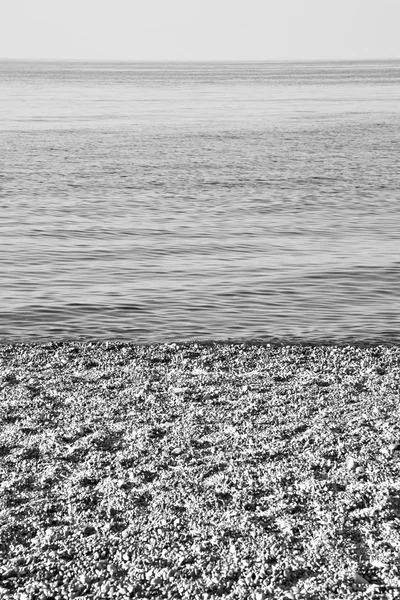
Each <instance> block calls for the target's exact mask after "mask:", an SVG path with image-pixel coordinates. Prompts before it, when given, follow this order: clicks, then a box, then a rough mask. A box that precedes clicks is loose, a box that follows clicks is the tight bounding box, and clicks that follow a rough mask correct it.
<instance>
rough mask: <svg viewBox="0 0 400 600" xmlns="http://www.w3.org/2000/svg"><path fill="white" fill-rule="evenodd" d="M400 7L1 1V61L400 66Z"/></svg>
mask: <svg viewBox="0 0 400 600" xmlns="http://www.w3.org/2000/svg"><path fill="white" fill-rule="evenodd" d="M399 26H400V0H0V58H2V59H18V58H19V59H47V60H51V59H82V60H138V61H140V60H182V61H186V60H187V61H193V60H199V61H201V60H204V61H208V60H211V61H212V60H346V59H388V58H398V59H399V58H400V35H399Z"/></svg>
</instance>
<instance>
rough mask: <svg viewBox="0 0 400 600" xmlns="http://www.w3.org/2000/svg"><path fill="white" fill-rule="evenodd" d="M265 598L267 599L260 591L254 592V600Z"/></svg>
mask: <svg viewBox="0 0 400 600" xmlns="http://www.w3.org/2000/svg"><path fill="white" fill-rule="evenodd" d="M266 597H267V594H266V593H265V592H262V591H256V592H254V600H265V598H266Z"/></svg>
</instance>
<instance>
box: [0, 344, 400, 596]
mask: <svg viewBox="0 0 400 600" xmlns="http://www.w3.org/2000/svg"><path fill="white" fill-rule="evenodd" d="M399 450H400V348H399V347H398V346H380V345H369V346H368V345H365V346H364V347H358V346H357V345H352V346H333V345H283V344H256V343H248V344H240V343H228V342H227V343H218V342H215V343H187V344H164V345H159V344H158V345H147V346H145V345H142V346H140V345H134V344H131V343H128V342H127V343H124V342H119V343H116V342H115V343H114V342H91V343H87V342H85V343H83V342H82V343H81V342H51V343H35V344H33V343H31V344H22V343H18V344H9V345H7V344H3V345H1V346H0V471H1V477H0V598H10V599H11V598H12V599H15V600H36V599H38V600H46V599H54V600H62V599H64V598H65V599H70V598H77V597H85V598H104V599H107V598H121V599H124V598H166V599H167V598H188V599H197V598H199V599H201V600H208V599H209V600H211V599H214V598H218V597H222V598H232V599H234V598H235V599H247V598H251V599H254V600H263V599H267V598H276V599H278V600H279V599H280V598H282V599H283V598H288V599H289V598H290V599H296V598H308V599H318V600H320V599H325V598H351V599H356V598H387V599H391V598H397V597H400V451H399Z"/></svg>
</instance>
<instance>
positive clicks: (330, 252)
mask: <svg viewBox="0 0 400 600" xmlns="http://www.w3.org/2000/svg"><path fill="white" fill-rule="evenodd" d="M0 89H1V92H0V95H1V108H0V156H1V168H0V202H1V212H0V219H1V221H0V224H1V225H0V227H1V236H0V262H1V287H0V341H1V342H3V343H6V342H21V341H41V340H46V339H49V340H51V339H55V338H57V339H58V340H62V339H65V340H67V339H81V340H85V339H98V340H106V339H110V338H114V339H120V340H130V341H135V342H136V343H149V342H151V343H153V342H170V341H174V342H176V341H188V340H194V339H196V340H221V339H232V340H240V339H246V340H251V339H256V338H258V339H260V340H263V341H270V340H272V341H273V340H282V339H286V340H291V341H304V342H309V341H316V342H323V341H326V340H329V341H330V342H333V343H340V342H347V341H351V340H353V341H354V340H356V341H357V342H363V341H375V342H379V343H390V342H395V343H398V342H399V341H400V310H399V307H400V284H399V275H400V252H399V249H400V244H399V238H400V235H399V232H400V203H399V201H400V169H399V156H400V135H399V133H400V61H387V62H383V61H380V62H379V61H376V62H374V61H370V62H341V63H339V62H338V63H333V62H332V63H323V62H319V63H317V62H316V63H311V62H310V63H289V62H287V63H273V62H271V63H261V62H260V63H127V62H121V63H84V62H71V63H70V62H37V63H35V62H18V61H9V62H5V61H3V62H1V63H0Z"/></svg>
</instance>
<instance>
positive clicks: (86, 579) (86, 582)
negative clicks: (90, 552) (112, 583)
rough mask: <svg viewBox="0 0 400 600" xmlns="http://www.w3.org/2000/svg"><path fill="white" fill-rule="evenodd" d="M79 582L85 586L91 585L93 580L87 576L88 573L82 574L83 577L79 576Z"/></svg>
mask: <svg viewBox="0 0 400 600" xmlns="http://www.w3.org/2000/svg"><path fill="white" fill-rule="evenodd" d="M79 581H80V582H81V583H82V584H83V585H89V584H90V583H91V581H92V580H91V578H90V577H89V576H88V575H86V573H82V574H81V575H79Z"/></svg>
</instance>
